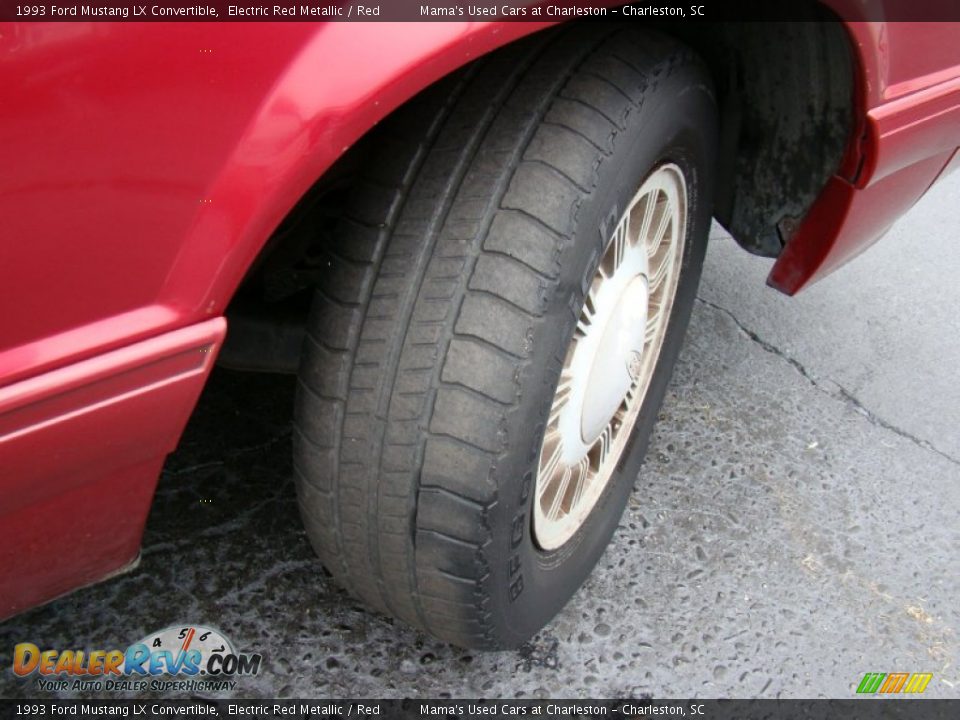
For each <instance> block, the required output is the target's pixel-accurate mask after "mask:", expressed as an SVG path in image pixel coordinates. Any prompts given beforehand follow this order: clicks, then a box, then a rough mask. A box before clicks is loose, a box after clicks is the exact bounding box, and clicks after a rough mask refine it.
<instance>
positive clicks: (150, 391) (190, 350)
mask: <svg viewBox="0 0 960 720" xmlns="http://www.w3.org/2000/svg"><path fill="white" fill-rule="evenodd" d="M225 332H226V322H225V321H224V320H223V318H214V319H213V320H207V321H206V322H203V323H199V324H196V325H191V326H189V327H186V328H183V329H181V330H174V331H173V332H169V333H165V334H163V335H160V336H158V337H155V338H151V339H149V340H144V341H142V342H139V343H135V344H133V345H129V346H127V347H124V348H121V349H119V350H113V351H112V352H108V353H104V354H102V355H99V356H97V357H94V358H91V359H89V360H84V361H82V362H79V363H75V364H73V365H70V366H68V367H65V368H61V369H59V370H53V371H51V372H48V373H44V374H42V375H38V376H37V377H33V378H30V379H29V380H22V381H20V382H18V383H14V384H12V385H8V386H6V387H4V388H0V619H2V618H4V617H6V616H8V615H11V614H13V613H15V612H17V611H19V610H22V609H24V608H26V607H29V606H30V605H34V604H36V603H38V602H43V601H44V600H49V599H50V598H52V597H55V596H57V595H60V594H62V593H64V592H66V591H68V590H70V589H72V588H73V587H76V586H78V585H83V584H86V583H90V582H93V581H95V580H97V579H98V578H100V577H102V576H103V575H105V574H107V573H110V572H112V571H114V570H116V569H118V568H120V567H121V566H123V565H125V564H127V563H129V562H131V561H132V560H134V559H135V557H136V555H137V550H138V548H139V544H140V535H141V533H142V531H143V524H144V521H145V520H146V517H147V511H148V510H149V508H150V500H151V499H152V497H153V489H154V486H155V485H156V481H157V476H158V474H159V473H160V468H161V466H162V465H163V459H164V458H165V457H166V455H167V453H169V452H170V451H171V450H173V448H174V447H175V446H176V444H177V440H178V439H179V437H180V433H181V432H182V431H183V426H184V425H185V424H186V422H187V418H188V417H189V415H190V411H191V410H192V408H193V406H194V404H195V403H196V401H197V396H198V395H199V394H200V390H201V389H202V388H203V383H204V381H205V380H206V378H207V375H208V374H209V372H210V368H211V367H212V366H213V361H214V359H215V357H216V353H217V350H218V349H219V348H220V344H221V343H222V341H223V337H224V334H225Z"/></svg>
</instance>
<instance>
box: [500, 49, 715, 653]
mask: <svg viewBox="0 0 960 720" xmlns="http://www.w3.org/2000/svg"><path fill="white" fill-rule="evenodd" d="M684 60H685V62H684V63H683V64H681V65H680V66H675V67H672V68H670V69H669V71H668V72H665V73H663V74H662V75H661V77H660V79H659V80H658V81H656V82H657V85H656V87H654V88H650V89H648V90H647V94H646V95H645V97H644V101H643V103H642V104H641V105H640V107H639V108H636V107H635V108H634V110H633V112H631V113H630V114H629V115H628V116H627V119H626V123H625V126H626V127H625V128H624V129H622V130H621V131H620V132H618V133H617V135H616V137H615V138H614V141H613V153H612V154H611V155H609V156H608V157H606V159H605V160H604V161H603V162H602V163H601V165H600V166H599V167H598V169H597V176H596V177H597V183H596V186H595V188H594V191H593V192H592V193H591V194H590V196H589V197H588V198H587V199H586V200H585V201H584V202H583V203H581V205H580V206H579V207H578V208H576V209H575V213H576V214H575V218H574V221H573V228H574V229H573V233H572V238H573V242H572V243H570V244H569V246H568V247H565V248H564V249H563V250H562V252H561V256H560V262H561V271H560V272H561V274H560V278H559V280H558V281H557V283H556V284H555V285H554V286H553V288H552V293H551V295H550V298H549V299H548V304H547V311H546V313H545V315H544V318H543V320H542V322H541V323H540V325H539V326H538V327H537V328H535V329H534V335H533V343H532V350H531V358H530V361H529V362H528V363H527V365H526V367H525V370H524V371H523V374H522V380H521V383H522V387H524V388H528V390H527V391H526V392H525V393H524V396H523V397H522V398H521V402H520V405H519V407H518V409H517V410H516V412H514V413H513V414H512V415H511V417H509V418H508V426H509V427H508V432H509V438H510V439H509V441H508V443H509V447H510V452H508V453H507V454H505V455H504V456H502V462H501V463H499V464H498V466H497V469H496V481H497V483H498V488H499V491H498V501H497V504H496V505H495V506H494V507H493V508H492V509H491V511H490V513H489V517H488V520H489V522H490V525H491V531H492V532H491V537H492V540H491V546H490V547H488V548H485V554H486V555H487V557H488V558H489V562H490V575H489V577H488V580H487V582H489V584H490V588H489V591H490V595H489V597H490V604H489V607H488V611H489V612H490V613H491V619H492V620H493V623H492V625H493V627H494V632H495V633H496V634H497V635H498V642H497V644H498V645H501V646H505V647H511V646H515V645H517V644H518V643H520V642H522V641H523V640H525V639H526V638H528V637H530V636H531V635H532V634H533V633H534V632H536V631H537V630H538V629H539V628H540V627H542V626H543V625H544V624H545V623H546V622H547V621H549V620H550V618H552V617H553V616H554V615H555V614H556V613H557V612H558V611H559V610H560V609H561V608H562V607H563V605H564V604H565V603H566V602H567V600H568V599H569V598H570V597H571V596H572V595H573V593H574V592H575V591H576V590H577V588H579V586H580V585H581V584H582V582H583V581H584V580H585V578H586V576H587V575H588V574H589V573H590V571H591V569H592V568H593V567H594V565H595V564H596V563H597V561H598V560H599V559H600V556H601V555H602V553H603V550H604V548H605V547H606V546H607V544H608V543H609V541H610V538H611V537H612V535H613V532H614V531H615V529H616V527H617V525H618V523H619V521H620V517H621V515H622V513H623V509H624V507H625V505H626V502H627V499H628V497H629V494H630V492H631V490H632V488H633V485H634V481H635V479H636V477H637V473H638V471H639V469H640V466H641V464H642V462H643V456H644V454H645V452H646V448H647V444H648V440H649V437H650V435H651V432H652V429H653V426H654V424H655V422H656V418H657V414H658V411H659V408H660V405H661V403H662V401H663V397H664V394H665V392H666V388H667V384H668V382H669V379H670V376H671V374H672V370H673V366H674V364H675V361H676V358H677V355H678V354H679V351H680V347H681V345H682V342H683V336H684V333H685V330H686V326H687V324H688V321H689V317H690V312H691V310H692V307H693V302H694V299H695V296H696V290H697V286H698V284H699V277H700V270H701V267H702V264H703V257H704V253H705V250H706V241H707V236H708V234H709V226H710V202H711V198H712V184H713V177H712V169H713V167H714V166H715V163H714V149H715V148H716V127H715V125H716V110H715V106H714V103H713V97H712V93H711V91H710V89H709V86H708V85H707V84H706V83H705V81H704V77H705V73H704V72H703V71H702V70H701V69H700V67H699V63H698V62H697V61H696V60H695V59H694V58H691V57H689V56H686V57H685V58H684ZM664 163H674V164H676V165H677V166H679V167H680V169H681V171H682V172H683V175H684V178H685V181H686V185H687V201H688V215H687V229H686V230H687V234H686V238H685V242H684V251H683V261H682V265H681V272H680V277H679V281H678V286H677V294H676V297H675V299H674V303H673V309H672V312H671V315H670V318H669V320H668V325H667V329H666V334H665V337H664V342H663V346H662V348H661V351H660V357H659V359H658V361H657V365H656V368H655V370H654V373H653V376H652V378H651V381H650V385H649V388H648V390H647V393H646V395H645V397H644V401H643V404H642V406H641V409H640V412H639V415H638V418H637V421H636V425H635V427H634V430H633V432H632V434H631V437H630V440H629V441H628V443H627V447H626V449H625V450H624V453H623V455H622V457H621V460H620V463H619V466H618V467H617V469H616V470H615V471H614V473H613V475H612V476H611V478H610V480H609V482H608V484H607V487H606V488H605V490H604V492H603V494H602V495H601V497H600V498H599V499H598V501H597V503H596V505H595V506H594V508H593V510H592V511H591V512H590V515H589V516H588V518H587V520H586V521H585V522H584V524H583V525H582V526H581V528H580V529H579V530H578V531H577V533H576V534H575V535H574V536H573V537H572V538H571V539H570V540H569V541H568V542H567V543H565V544H564V545H563V546H562V547H560V548H558V549H556V550H554V551H549V552H545V551H543V550H542V549H540V548H539V546H538V545H537V544H536V541H535V538H534V537H533V522H532V517H533V494H534V487H535V479H536V474H537V466H538V462H539V453H540V446H541V443H542V441H543V433H544V428H545V424H546V420H547V416H548V414H549V411H550V406H551V405H552V402H553V396H554V392H555V390H556V387H557V383H558V381H559V376H560V371H561V368H562V364H563V359H564V356H565V354H566V349H567V347H568V345H569V343H570V342H571V340H572V337H573V332H574V328H575V326H576V320H577V317H578V316H579V313H580V308H581V306H582V304H583V300H584V297H585V294H586V290H587V288H588V286H589V282H590V281H591V280H592V278H593V276H594V274H595V272H596V269H597V267H598V266H599V263H600V259H601V257H602V256H603V252H604V250H605V246H606V243H607V242H608V240H609V238H610V236H611V233H612V230H613V228H614V227H615V224H616V222H617V220H618V219H619V217H620V215H621V214H622V213H623V211H624V209H625V208H626V207H628V205H629V203H630V201H631V199H632V198H633V196H634V194H635V193H636V191H637V189H638V188H639V187H640V185H641V184H642V183H643V181H644V180H645V178H646V177H647V176H648V175H649V174H650V173H651V172H652V171H654V170H655V169H656V168H658V167H659V166H660V165H662V164H664Z"/></svg>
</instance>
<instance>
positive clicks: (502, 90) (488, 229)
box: [294, 24, 716, 648]
mask: <svg viewBox="0 0 960 720" xmlns="http://www.w3.org/2000/svg"><path fill="white" fill-rule="evenodd" d="M715 123H716V110H715V107H714V101H713V95H712V92H711V89H710V86H709V82H708V81H707V79H706V73H705V72H704V70H703V69H702V67H701V65H700V63H699V61H698V60H697V58H696V57H695V56H693V55H692V54H691V53H690V52H689V51H688V50H687V49H685V48H684V47H682V46H680V45H678V44H676V43H675V42H674V41H672V40H669V39H667V38H664V37H661V36H659V35H656V34H652V33H646V32H639V31H635V30H632V29H624V28H622V27H619V28H618V27H611V26H605V25H600V24H587V25H582V26H572V27H569V28H567V29H563V30H561V31H559V32H551V33H548V34H542V35H538V36H535V37H533V38H531V39H529V40H527V41H524V42H522V43H519V44H516V45H514V46H511V47H509V48H507V49H506V50H503V51H501V52H498V53H496V54H494V55H492V56H490V57H489V58H487V59H485V60H483V61H482V62H480V63H477V64H475V65H473V66H471V67H470V68H468V69H467V70H466V71H464V72H462V73H460V74H458V75H457V76H456V77H453V78H451V79H449V80H448V81H446V82H445V84H444V85H443V86H442V87H440V88H437V90H436V91H433V92H431V93H429V94H428V95H427V96H425V97H423V98H422V99H420V100H418V101H417V102H415V103H413V104H411V105H410V106H408V107H406V108H405V109H404V110H403V111H402V112H401V113H400V114H399V115H397V116H396V117H394V118H393V119H392V120H391V124H390V125H389V126H388V127H387V128H386V129H385V130H384V133H383V135H384V137H386V138H387V139H386V140H385V141H384V142H383V145H382V147H381V148H380V152H379V155H378V156H377V157H375V158H374V159H373V160H372V161H371V162H370V163H369V166H368V169H367V170H366V171H365V172H366V175H365V177H364V180H363V181H362V182H360V183H359V187H358V188H357V190H356V193H355V195H354V199H353V201H352V202H351V204H350V206H349V207H348V208H346V209H345V211H344V216H343V218H342V220H341V221H340V227H339V230H338V232H337V233H336V238H335V239H334V241H333V242H332V244H331V247H329V248H328V252H329V261H330V262H331V263H332V266H333V267H332V270H333V271H332V272H331V273H329V277H330V278H331V279H330V281H329V282H328V283H327V284H326V285H325V286H324V287H321V288H319V289H318V291H317V294H316V299H315V302H314V307H313V310H312V313H311V317H310V322H309V335H308V339H307V342H306V345H305V350H304V356H303V360H302V364H301V369H300V385H299V390H298V397H297V410H296V434H295V447H294V451H295V467H296V472H297V488H298V495H299V500H300V508H301V512H302V515H303V519H304V522H305V524H306V528H307V531H308V534H309V536H310V539H311V541H312V542H313V545H314V547H315V548H316V550H317V552H318V553H319V555H320V557H321V559H322V560H323V562H324V564H325V565H326V566H327V568H328V569H329V570H330V572H331V573H332V574H333V575H334V577H335V578H336V579H337V580H338V581H339V582H340V583H342V584H343V585H344V586H345V587H347V588H348V589H349V590H350V591H352V592H353V593H355V594H356V595H357V596H359V597H360V598H362V599H364V600H365V601H366V602H367V603H368V604H370V605H371V606H372V607H374V608H376V609H378V610H380V611H382V612H385V613H388V614H390V615H393V616H395V617H398V618H401V619H403V620H405V621H406V622H408V623H411V624H413V625H415V626H417V627H420V628H423V629H425V630H427V631H429V632H431V633H433V634H434V635H436V636H438V637H441V638H443V639H445V640H448V641H450V642H454V643H457V644H459V645H464V646H470V647H483V648H506V647H514V646H516V645H518V644H519V643H521V642H523V641H524V640H526V639H527V638H529V637H530V636H531V635H532V634H533V633H534V632H536V631H537V630H538V629H539V628H540V627H542V626H543V625H544V624H545V623H546V622H548V621H549V620H550V618H552V617H553V616H554V614H556V612H557V611H559V610H560V608H562V607H563V605H564V604H565V603H566V602H567V600H568V599H569V598H570V596H571V595H572V594H573V593H574V591H575V590H576V589H577V588H578V587H579V586H580V584H581V583H582V582H583V580H584V579H585V578H586V576H587V574H588V573H589V572H590V570H591V569H592V568H593V566H594V565H595V563H596V562H597V560H598V559H599V557H600V555H601V553H602V552H603V549H604V547H605V546H606V545H607V543H608V541H609V539H610V536H611V535H612V533H613V531H614V529H615V528H616V525H617V523H618V521H619V518H620V515H621V513H622V511H623V508H624V505H625V504H626V499H627V496H628V494H629V492H630V490H631V488H632V487H633V483H634V482H635V480H636V478H637V473H638V471H639V466H640V463H641V461H642V458H643V454H644V451H645V448H646V443H647V438H648V436H649V434H650V431H651V428H652V426H653V423H654V421H655V419H656V415H657V411H658V408H659V406H660V403H661V401H662V398H663V394H664V391H665V387H666V384H667V381H668V379H669V377H670V373H671V370H672V367H673V365H674V362H675V360H676V357H677V353H678V351H679V348H680V344H681V341H682V338H683V333H684V330H685V328H686V325H687V321H688V319H689V315H690V310H691V306H692V304H693V299H694V294H695V292H696V287H697V282H698V280H699V274H700V268H701V265H702V262H703V254H704V250H705V246H706V238H707V232H708V228H709V220H710V193H711V182H712V180H711V172H712V166H713V154H714V148H715V144H716V138H715ZM640 481H641V482H642V478H641V479H640Z"/></svg>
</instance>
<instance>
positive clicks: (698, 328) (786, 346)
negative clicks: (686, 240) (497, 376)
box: [0, 173, 960, 698]
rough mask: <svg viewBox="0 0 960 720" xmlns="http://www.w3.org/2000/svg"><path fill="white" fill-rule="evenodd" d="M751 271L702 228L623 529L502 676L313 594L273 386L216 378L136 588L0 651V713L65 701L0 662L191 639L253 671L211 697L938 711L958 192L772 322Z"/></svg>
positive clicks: (945, 613)
mask: <svg viewBox="0 0 960 720" xmlns="http://www.w3.org/2000/svg"><path fill="white" fill-rule="evenodd" d="M769 267H770V261H769V260H764V259H761V258H756V257H753V256H750V255H748V254H747V253H745V252H743V251H742V250H740V249H739V248H738V247H737V246H736V245H735V243H734V242H733V241H732V240H731V239H729V238H728V237H727V236H726V235H725V234H724V233H723V232H722V231H721V230H720V229H719V228H715V232H714V237H713V239H712V243H711V247H710V251H709V255H708V258H707V264H706V268H705V271H704V277H703V282H702V285H701V291H700V299H699V300H698V302H697V304H696V307H695V310H694V314H693V320H692V323H691V326H690V331H689V335H688V339H687V343H686V346H685V348H684V350H683V352H682V355H681V359H680V362H679V365H678V367H677V371H676V374H675V376H674V380H673V383H672V386H671V389H670V391H669V394H668V396H667V399H666V402H665V405H664V408H663V411H662V415H661V419H660V422H659V424H658V426H657V428H656V432H655V437H654V439H653V441H652V443H651V446H650V450H649V453H648V456H647V462H646V464H645V467H644V469H643V471H642V472H641V474H640V476H639V478H638V479H637V484H636V490H635V491H634V493H633V496H632V498H631V500H630V505H629V507H628V509H627V512H626V514H625V515H624V518H623V521H622V523H621V527H620V528H619V530H618V531H617V533H616V536H615V538H614V541H613V543H612V545H611V546H610V548H609V549H608V551H607V553H606V554H605V555H604V557H603V558H602V560H601V562H600V565H599V566H598V567H597V569H596V570H595V572H594V573H593V575H592V576H591V578H590V579H589V581H588V582H587V583H586V585H585V586H584V587H583V588H582V589H581V590H580V592H578V593H577V595H576V596H575V597H574V598H573V600H572V601H571V602H570V603H569V605H568V606H567V607H566V609H565V610H564V611H563V612H562V613H561V614H560V615H559V616H558V617H557V618H556V619H555V620H554V621H553V622H551V623H550V624H549V625H548V626H547V627H546V628H545V629H544V630H543V631H542V632H540V633H539V634H538V635H537V636H536V637H535V638H534V639H533V640H532V641H531V642H529V643H528V644H527V645H525V646H524V647H523V648H521V649H520V650H519V651H516V652H504V653H477V652H470V651H466V650H462V649H459V648H455V647H451V646H449V645H446V644H443V643H440V642H437V641H435V640H432V639H431V638H429V637H425V636H423V635H421V634H419V633H417V632H415V631H413V630H411V629H409V628H407V627H406V626H404V625H402V624H400V623H394V622H392V621H390V620H388V619H385V618H383V617H381V616H378V615H376V614H374V613H372V612H370V611H368V610H367V609H365V608H364V607H363V606H362V605H361V604H359V603H358V602H356V601H354V600H352V599H351V598H350V597H349V596H347V595H346V594H345V593H343V592H342V591H341V590H339V589H338V588H337V587H336V586H335V585H334V584H333V583H332V582H331V581H330V579H329V578H328V577H327V576H325V574H324V572H323V569H322V568H321V566H320V564H319V562H318V561H317V560H316V559H315V558H314V555H313V553H312V551H311V549H310V547H309V545H308V543H307V539H306V536H305V535H304V532H303V530H302V529H301V528H300V524H299V519H298V517H297V513H296V505H295V502H294V493H293V485H292V480H291V463H290V414H291V409H292V395H293V388H294V382H293V379H292V378H290V377H281V376H278V377H273V376H267V375H256V374H243V373H237V372H229V371H225V370H217V371H215V373H214V375H213V377H212V379H211V382H210V384H209V386H208V388H207V390H206V391H205V393H204V395H203V397H202V399H201V402H200V405H199V407H198V409H197V412H196V413H195V415H194V417H193V419H192V420H191V422H190V425H189V427H188V429H187V432H186V434H185V436H184V439H183V441H182V443H181V446H180V449H179V450H178V451H177V452H176V453H175V454H174V455H172V456H171V457H170V459H169V461H168V462H167V465H166V469H165V470H164V473H163V476H162V478H161V480H160V484H159V488H158V492H157V499H156V502H155V505H154V508H153V511H152V513H151V515H150V519H149V522H148V525H147V530H146V535H145V538H144V548H143V556H142V562H141V564H140V565H139V567H138V568H137V569H135V570H134V571H133V572H131V573H129V574H127V575H124V576H121V577H117V578H114V579H112V580H109V581H107V582H105V583H102V584H100V585H98V586H95V587H92V588H88V589H85V590H81V591H79V592H77V593H74V594H73V595H70V596H69V597H66V598H63V599H61V600H58V601H56V602H54V603H51V604H49V605H47V606H45V607H41V608H38V609H35V610H32V611H30V612H27V613H26V614H23V615H21V616H19V617H17V618H14V619H12V620H8V621H7V622H5V623H2V624H0V696H2V697H24V696H51V695H52V696H58V695H59V696H60V697H72V696H74V695H72V694H71V693H70V692H64V693H59V694H57V693H49V694H48V693H43V692H41V691H39V690H38V688H37V686H36V680H35V679H30V680H27V681H22V680H18V679H16V678H15V677H14V676H13V673H12V672H11V670H10V665H11V655H12V650H13V646H14V645H15V644H16V643H19V642H32V643H35V644H37V645H39V646H41V647H42V648H43V649H46V648H59V649H66V648H90V649H94V648H101V649H105V648H114V647H120V648H124V647H126V646H127V645H128V644H129V643H132V642H134V641H136V640H138V639H140V638H141V637H143V636H145V635H147V633H150V632H153V631H157V630H160V629H162V628H165V627H167V626H170V625H177V624H182V623H186V624H189V623H197V624H202V625H207V626H212V627H216V628H219V629H220V630H222V631H223V633H224V635H226V636H227V637H229V638H230V640H232V641H233V643H234V645H235V646H236V648H237V649H238V650H242V651H246V652H258V653H262V654H263V656H264V667H263V668H262V670H261V672H260V673H259V674H258V675H256V676H255V677H245V678H240V679H239V680H238V682H237V686H236V689H235V691H234V692H233V695H234V696H236V697H276V696H280V697H380V698H387V697H438V696H439V697H477V696H483V697H498V696H499V697H537V696H552V697H577V696H582V697H594V698H596V697H626V696H641V695H644V694H650V695H653V696H657V697H731V696H732V697H758V696H762V697H821V696H825V697H838V698H848V697H853V696H854V691H855V689H856V686H857V685H858V683H859V682H860V679H861V678H862V676H863V675H864V673H866V672H931V673H933V680H932V681H931V683H930V685H929V686H928V688H927V690H926V693H925V694H926V695H927V696H933V697H953V698H956V697H960V640H958V637H957V628H958V620H960V602H958V598H960V552H958V550H960V431H958V428H960V383H958V382H957V369H958V367H960V332H958V324H960V320H958V316H957V313H958V308H960V173H957V174H955V175H954V176H952V177H950V178H948V179H946V180H944V181H942V182H941V183H940V184H939V185H938V186H936V187H935V188H934V189H933V190H932V191H931V192H930V193H929V194H928V195H927V196H926V197H925V198H924V199H923V200H921V202H920V203H919V204H918V205H917V206H916V207H915V208H914V209H913V210H912V211H911V212H910V213H909V214H908V215H907V216H905V217H904V218H903V219H902V220H900V221H899V222H898V224H897V225H895V226H894V228H893V229H892V230H891V231H890V232H889V233H888V234H887V236H886V237H884V238H883V239H882V240H881V241H880V242H879V243H878V244H877V245H876V246H874V247H873V248H872V249H870V250H869V251H868V252H867V253H866V254H864V255H863V256H861V257H860V258H858V259H856V260H855V261H853V262H852V263H851V264H849V265H847V266H846V267H844V268H843V269H841V270H840V271H838V272H837V273H835V274H834V275H833V276H831V277H829V278H827V279H825V280H824V281H822V282H820V283H819V284H817V285H815V286H813V287H812V288H810V289H808V290H806V291H804V292H803V293H802V294H801V295H799V296H798V297H796V298H787V297H784V296H782V295H779V294H778V293H776V292H775V291H774V290H772V289H770V288H767V287H766V286H765V284H764V279H765V277H766V274H767V272H768V270H769ZM105 521H108V519H105ZM93 695H95V693H94V694H89V693H88V694H85V695H83V697H91V696H93ZM101 695H104V696H107V697H122V696H125V695H126V694H125V693H106V692H104V693H101Z"/></svg>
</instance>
